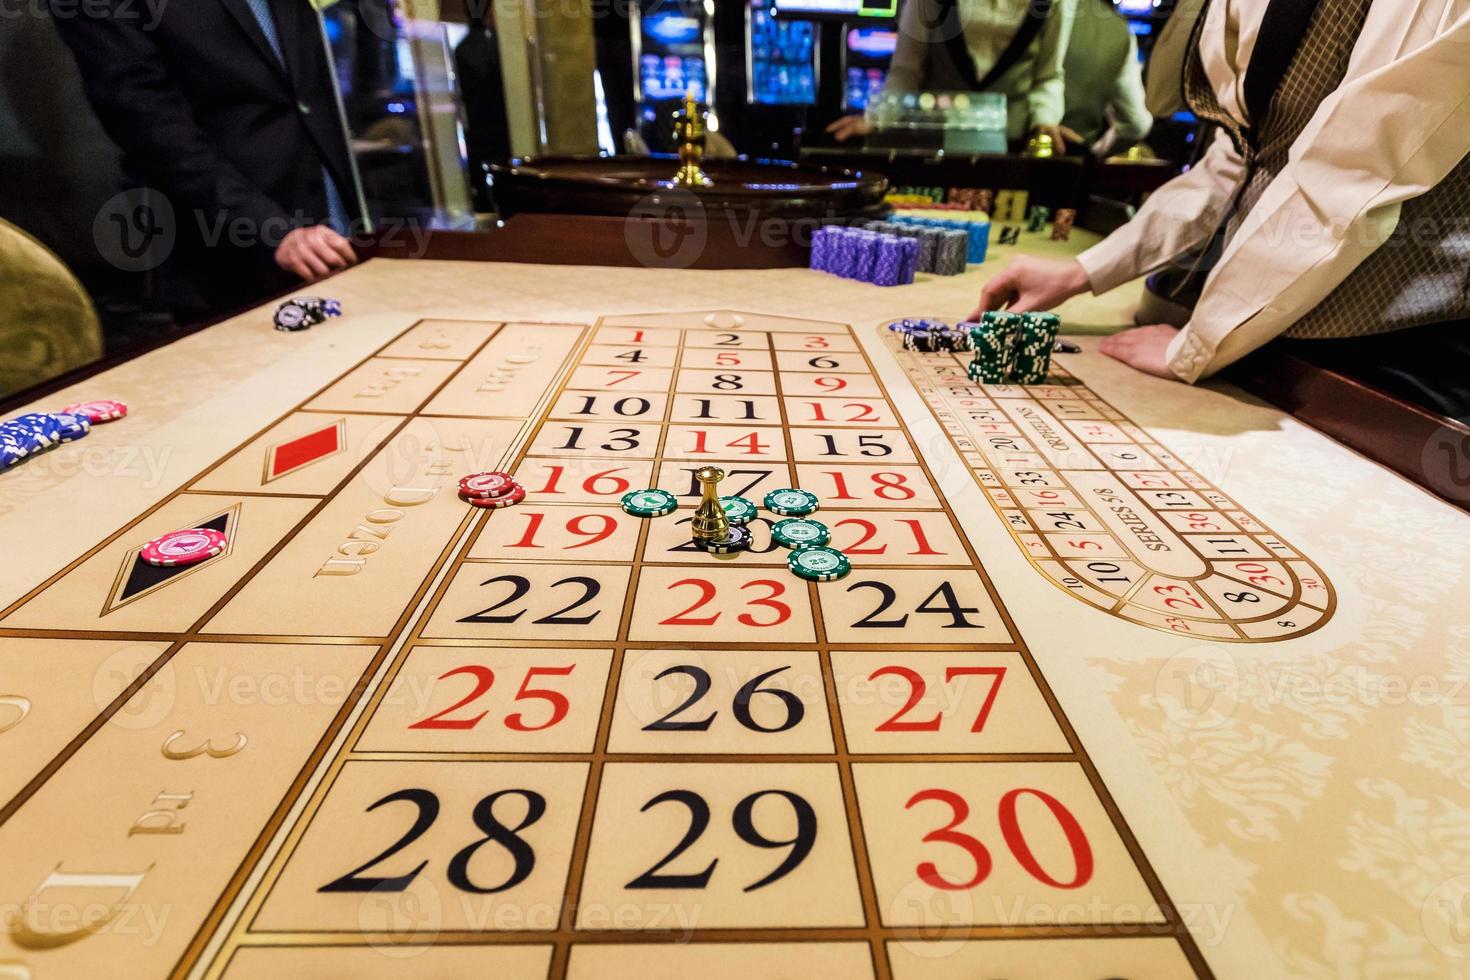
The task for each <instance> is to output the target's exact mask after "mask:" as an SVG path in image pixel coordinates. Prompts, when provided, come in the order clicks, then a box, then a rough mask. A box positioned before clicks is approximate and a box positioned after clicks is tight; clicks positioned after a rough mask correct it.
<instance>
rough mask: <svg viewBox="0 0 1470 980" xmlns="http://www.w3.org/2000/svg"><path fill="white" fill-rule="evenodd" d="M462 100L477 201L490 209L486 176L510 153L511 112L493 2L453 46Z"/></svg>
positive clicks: (465, 132)
mask: <svg viewBox="0 0 1470 980" xmlns="http://www.w3.org/2000/svg"><path fill="white" fill-rule="evenodd" d="M454 71H455V74H456V75H457V76H458V82H459V96H460V101H461V102H462V103H463V104H464V123H465V126H464V138H465V149H466V150H467V152H468V156H469V166H470V189H471V192H472V193H473V194H474V198H475V207H476V208H477V209H478V210H480V211H491V210H494V202H493V201H492V200H491V197H490V185H489V182H488V178H489V175H490V166H491V164H495V163H504V162H505V161H507V160H509V159H510V156H511V152H510V116H509V114H508V113H507V112H506V108H505V81H504V79H503V78H502V76H501V70H500V44H499V41H498V40H497V38H496V37H495V3H494V2H493V0H492V2H489V3H486V4H485V13H484V15H483V17H481V19H480V23H479V24H477V25H474V26H472V27H471V28H470V30H469V33H468V34H466V35H465V38H464V40H463V41H460V42H459V44H458V46H456V47H455V49H454Z"/></svg>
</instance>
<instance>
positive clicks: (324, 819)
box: [0, 230, 1470, 980]
mask: <svg viewBox="0 0 1470 980" xmlns="http://www.w3.org/2000/svg"><path fill="white" fill-rule="evenodd" d="M1092 240H1094V239H1092V238H1091V236H1089V235H1088V234H1087V233H1085V232H1082V231H1080V230H1079V231H1078V232H1076V233H1075V234H1074V236H1073V241H1072V242H1069V243H1057V242H1051V241H1049V240H1047V238H1046V236H1045V235H1032V234H1027V235H1023V236H1022V238H1021V241H1020V243H1019V245H1018V246H1016V248H1017V249H1020V250H1025V251H1030V252H1033V253H1037V254H1052V255H1056V254H1066V253H1068V252H1069V251H1076V250H1080V249H1081V248H1082V247H1085V245H1087V244H1088V243H1089V242H1090V241H1092ZM995 251H996V254H994V255H992V258H991V261H990V262H989V263H987V264H986V265H984V266H982V267H979V268H978V269H977V270H975V271H972V272H971V273H968V274H966V275H963V276H957V277H949V278H943V279H940V278H933V277H924V278H923V279H922V280H921V281H920V282H919V283H918V284H916V285H913V286H908V287H901V288H894V289H879V288H876V287H873V286H870V285H866V284H862V283H856V282H850V281H844V280H839V279H836V278H835V277H831V276H825V275H822V274H820V273H816V272H812V271H810V270H807V269H792V268H785V269H763V270H748V269H745V270H723V271H720V270H683V271H675V270H667V269H639V268H624V269H616V270H613V269H609V268H606V267H600V266H590V265H589V266H577V265H555V266H552V265H531V264H513V263H498V262H453V261H440V260H421V261H406V260H405V261H395V260H389V259H375V260H372V261H369V262H366V263H365V264H363V265H361V266H359V267H357V268H354V269H352V270H350V271H348V272H346V273H343V274H341V275H339V276H336V277H334V278H333V279H331V280H330V281H328V282H327V283H325V284H323V285H322V286H320V287H317V289H318V291H322V292H325V293H329V294H330V295H331V296H332V297H334V298H336V299H338V300H340V302H341V305H342V309H343V313H344V315H343V316H342V317H340V318H335V319H331V320H328V321H327V322H325V323H323V324H320V325H318V326H315V327H313V328H312V329H309V330H305V331H302V332H296V333H286V332H278V331H275V330H273V329H272V324H271V318H272V307H271V306H269V305H267V306H262V307H260V308H259V309H256V310H252V311H248V312H245V313H242V314H241V315H239V316H236V317H234V318H232V319H229V320H227V321H225V322H222V323H220V324H217V325H215V326H212V327H210V328H209V329H206V330H204V331H202V332H200V333H197V334H194V335H192V336H189V337H187V338H185V339H182V340H179V341H177V342H176V343H173V344H170V345H169V346H166V347H162V348H160V349H158V350H155V351H153V352H151V353H149V354H146V355H144V356H142V357H139V358H136V359H134V360H130V361H128V362H126V363H123V364H120V365H116V366H114V367H111V368H109V369H108V370H106V371H104V372H102V373H100V374H97V375H95V376H93V377H90V378H87V379H85V380H82V381H78V382H76V383H75V384H73V385H72V386H71V387H69V388H67V389H64V390H61V391H58V392H55V393H53V394H49V395H47V396H46V397H45V398H44V399H42V400H40V401H38V402H36V403H34V404H32V405H30V406H26V407H25V410H27V411H30V410H46V409H54V408H57V407H58V406H61V405H64V404H67V403H69V402H76V401H81V400H86V399H93V398H109V399H117V400H120V401H123V402H126V403H127V405H128V406H129V414H128V416H127V417H126V418H125V419H119V420H117V421H113V422H108V423H106V424H104V425H99V426H97V427H96V428H95V430H94V431H93V432H92V434H91V435H90V436H89V437H88V438H87V439H85V440H82V441H79V442H76V443H68V444H66V445H63V446H61V447H60V448H58V449H55V450H53V451H51V452H49V453H47V454H46V455H44V456H42V457H40V458H38V459H35V460H32V461H29V462H27V463H26V464H25V465H23V466H19V467H16V468H15V469H13V470H11V471H9V472H7V473H5V474H4V475H3V476H0V536H3V540H4V542H5V555H6V561H5V562H3V563H0V749H3V758H4V760H5V765H4V766H3V768H0V866H3V869H4V873H3V874H0V910H3V913H4V917H3V929H0V977H6V978H28V980H29V978H37V980H40V978H50V977H74V976H116V975H127V976H132V977H163V976H198V977H209V978H229V980H241V978H256V977H280V976H289V977H340V976H353V977H374V978H376V977H385V978H386V977H394V978H401V977H446V976H470V975H491V976H497V977H506V978H511V977H514V978H520V977H562V976H571V977H577V978H592V977H598V978H601V977H635V976H636V977H640V978H651V977H671V978H672V977H689V976H699V977H731V978H733V977H749V976H757V977H787V976H790V977H814V976H822V977H844V978H847V977H881V978H887V977H895V978H918V977H924V978H932V977H939V978H944V977H957V978H958V977H992V976H994V977H1002V976H1003V977H1019V976H1035V977H1043V976H1044V977H1049V978H1062V977H1064V978H1077V980H1089V978H1102V977H1127V978H1133V980H1142V978H1174V977H1192V976H1220V977H1261V976H1272V977H1276V976H1311V977H1317V976H1450V975H1465V971H1466V967H1465V965H1464V964H1466V963H1467V962H1470V959H1466V957H1470V938H1467V937H1470V929H1467V928H1466V925H1467V919H1466V917H1465V913H1464V911H1463V910H1464V909H1465V907H1466V897H1467V895H1470V878H1467V871H1470V843H1467V842H1470V807H1467V805H1466V790H1467V787H1470V766H1467V764H1466V762H1465V760H1466V758H1470V755H1467V752H1466V748H1467V745H1470V724H1467V715H1466V707H1465V706H1466V703H1467V702H1466V692H1465V684H1466V682H1467V679H1470V626H1467V624H1466V618H1465V615H1464V612H1463V610H1464V608H1465V600H1466V599H1467V598H1470V585H1467V579H1466V565H1465V562H1464V558H1463V556H1464V554H1465V553H1466V546H1467V544H1470V522H1467V518H1466V515H1465V514H1464V513H1463V512H1462V511H1460V510H1458V509H1456V508H1455V507H1452V506H1450V505H1449V504H1447V503H1445V502H1444V501H1442V500H1440V499H1437V498H1435V497H1434V496H1432V495H1430V494H1428V493H1426V492H1425V491H1423V490H1421V489H1420V488H1419V487H1417V486H1415V485H1413V484H1412V483H1410V482H1408V481H1406V480H1405V479H1403V478H1401V477H1400V476H1398V475H1396V474H1395V473H1393V472H1391V471H1390V470H1388V469H1385V468H1383V467H1381V466H1379V465H1378V464H1376V463H1374V462H1371V461H1370V460H1368V459H1366V458H1364V457H1362V456H1360V455H1358V454H1356V453H1355V452H1353V451H1351V450H1349V449H1347V448H1345V447H1344V446H1342V445H1341V444H1339V443H1338V442H1335V441H1334V440H1332V439H1330V438H1328V437H1326V436H1325V435H1323V434H1322V433H1320V432H1318V431H1316V430H1314V429H1312V428H1309V427H1307V426H1306V425H1303V424H1301V423H1300V422H1298V421H1296V420H1295V419H1293V418H1292V417H1291V416H1289V415H1286V414H1284V413H1283V412H1281V411H1280V410H1278V409H1276V408H1273V407H1271V406H1270V405H1268V404H1266V403H1264V402H1262V401H1260V400H1258V399H1256V398H1254V397H1252V396H1250V395H1248V394H1246V393H1245V392H1243V391H1241V390H1240V389H1237V388H1234V387H1232V386H1231V385H1230V384H1228V383H1225V382H1217V383H1211V384H1207V385H1203V386H1199V387H1187V386H1184V385H1179V384H1172V383H1166V382H1163V381H1159V380H1155V379H1152V378H1148V377H1144V376H1142V375H1139V374H1136V373H1134V372H1132V371H1130V370H1129V369H1127V368H1125V367H1123V366H1122V365H1120V364H1118V363H1116V362H1113V361H1111V360H1108V359H1106V358H1104V357H1102V356H1101V355H1099V354H1098V353H1097V351H1096V338H1095V336H1091V335H1090V334H1096V333H1099V332H1102V331H1104V330H1106V329H1111V328H1115V327H1117V326H1119V325H1121V324H1124V323H1126V322H1128V320H1129V315H1130V311H1131V309H1132V307H1133V305H1134V304H1135V302H1136V300H1137V287H1136V286H1133V287H1125V288H1123V289H1120V290H1117V291H1115V292H1114V293H1111V294H1108V295H1106V296H1103V297H1098V298H1088V299H1083V300H1077V301H1073V302H1072V303H1069V304H1068V305H1066V306H1064V307H1062V309H1061V310H1060V311H1059V312H1060V313H1061V314H1062V316H1063V319H1064V322H1065V329H1064V332H1066V333H1068V334H1069V337H1068V339H1069V340H1072V341H1074V342H1075V343H1076V344H1077V345H1078V346H1080V348H1081V350H1080V352H1077V353H1071V354H1058V355H1057V356H1056V357H1055V358H1054V359H1053V369H1052V372H1051V375H1050V376H1049V377H1048V379H1047V383H1046V384H1044V385H1034V386H1027V387H1024V388H1023V387H1019V386H1008V385H983V384H977V383H973V382H970V381H969V380H968V378H967V377H966V375H965V371H964V367H963V361H962V360H961V359H960V356H959V355H955V354H950V353H943V352H941V353H919V352H915V351H908V350H904V349H903V348H902V347H901V346H900V345H898V344H897V343H895V342H894V339H893V338H894V337H895V334H894V333H892V332H891V331H889V330H887V329H886V328H887V326H888V325H889V324H890V323H893V322H895V321H899V320H902V319H903V318H906V317H913V316H927V317H939V318H944V319H948V320H951V321H956V320H960V319H962V318H963V316H964V315H965V314H967V313H968V312H969V310H970V309H972V308H973V305H974V302H975V299H976V297H977V295H978V293H979V289H980V286H981V285H982V284H983V281H984V278H985V276H987V275H989V274H991V273H993V272H994V271H995V270H996V269H998V268H999V267H1000V264H1001V263H1002V262H1003V260H1004V259H1005V257H1006V256H1007V254H1009V252H1010V251H1011V249H1010V248H1008V247H1002V248H997V249H996V250H995ZM707 464H717V465H719V466H721V467H722V468H724V470H725V471H726V477H725V482H724V484H723V485H722V488H721V492H723V493H729V494H738V495H743V496H746V497H748V498H750V499H752V500H755V501H757V502H759V501H760V500H761V499H763V495H764V494H765V493H766V492H767V491H769V490H771V489H777V488H781V487H800V488H803V489H806V490H810V491H811V492H812V493H814V494H816V495H817V497H818V498H819V499H820V502H821V503H820V509H819V510H818V511H817V512H816V514H814V515H813V518H814V519H816V520H820V521H822V522H823V523H825V524H826V525H827V526H828V527H829V528H830V530H831V534H832V545H833V546H834V547H837V548H839V549H840V550H842V551H843V552H844V553H845V554H846V555H847V556H848V557H849V559H850V561H851V564H852V570H851V572H850V573H848V574H847V575H846V576H845V577H843V578H839V579H835V580H833V581H823V582H808V581H805V580H803V579H801V578H798V577H796V576H794V575H792V574H791V573H790V572H789V571H788V569H787V567H786V565H787V562H786V555H785V553H784V551H783V549H781V548H780V547H779V546H778V545H777V544H776V543H775V542H773V541H772V539H771V530H770V528H771V525H772V523H773V521H774V519H775V518H774V515H769V514H762V516H760V517H757V518H756V519H754V520H753V521H751V523H750V525H749V526H750V529H751V531H752V534H753V538H754V541H753V547H752V548H751V549H750V550H749V551H746V552H742V553H738V554H731V555H717V554H709V553H706V552H704V551H702V550H700V549H698V548H693V547H691V546H690V543H689V529H688V527H687V524H688V522H689V520H690V518H691V515H692V513H693V508H694V504H695V503H696V502H697V499H698V495H699V487H698V483H697V480H695V479H694V478H693V474H694V472H695V471H696V470H697V469H698V468H699V467H701V466H704V465H707ZM499 470H503V471H506V472H508V473H511V474H512V475H513V476H514V478H515V479H516V481H518V482H519V484H520V485H521V486H522V487H524V488H525V490H526V495H525V499H524V500H522V501H520V502H519V503H517V504H516V505H515V506H510V507H505V508H501V509H482V508H478V507H472V506H469V505H467V503H466V501H465V500H463V499H461V498H460V496H459V495H458V494H457V493H456V484H457V482H458V481H459V480H460V479H461V478H462V477H463V476H465V475H466V474H470V473H475V472H481V471H499ZM653 487H658V488H662V489H664V490H667V491H669V492H670V493H672V494H673V495H675V496H676V497H677V498H678V500H679V504H680V509H679V510H677V511H675V512H674V513H673V514H670V515H668V516H664V517H654V518H643V517H638V516H635V515H632V514H629V513H627V512H626V511H625V510H624V509H622V508H621V507H620V506H619V500H620V497H621V496H622V495H623V494H624V493H627V492H629V491H630V490H637V489H642V488H653ZM178 528H207V529H212V530H214V531H216V532H218V533H219V534H221V535H223V536H224V537H225V539H226V540H227V542H228V543H227V544H226V545H225V546H224V547H223V549H222V550H220V551H219V553H218V554H215V555H213V556H212V557H208V558H207V559H206V560H203V561H198V562H195V563H193V564H188V565H180V566H174V567H159V566H156V565H153V564H150V563H149V562H147V561H145V560H144V559H143V558H142V556H141V552H142V550H143V549H144V547H145V546H146V545H147V543H148V542H149V541H150V540H152V539H154V538H156V537H158V536H159V535H161V534H164V533H165V532H168V531H172V530H175V529H178Z"/></svg>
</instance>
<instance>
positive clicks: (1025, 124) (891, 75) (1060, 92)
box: [885, 0, 1076, 139]
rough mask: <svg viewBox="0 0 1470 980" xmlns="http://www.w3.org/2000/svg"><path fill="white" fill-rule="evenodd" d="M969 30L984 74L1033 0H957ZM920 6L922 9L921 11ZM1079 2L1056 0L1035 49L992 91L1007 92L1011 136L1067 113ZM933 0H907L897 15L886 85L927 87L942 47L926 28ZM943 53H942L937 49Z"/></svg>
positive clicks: (975, 58) (932, 13) (910, 89)
mask: <svg viewBox="0 0 1470 980" xmlns="http://www.w3.org/2000/svg"><path fill="white" fill-rule="evenodd" d="M957 2H958V9H959V15H960V20H961V22H962V23H963V24H964V29H965V46H966V47H967V48H968V49H969V51H970V58H971V59H972V60H973V61H974V63H975V74H976V75H978V76H979V77H981V78H984V77H985V75H986V73H988V72H989V71H990V69H991V68H993V67H994V66H995V63H996V62H997V61H999V60H1000V56H1001V55H1002V54H1003V53H1004V52H1005V50H1006V48H1007V47H1009V46H1010V43H1011V39H1012V38H1014V37H1015V36H1016V30H1017V29H1018V28H1019V27H1020V25H1021V21H1022V20H1024V19H1025V17H1026V15H1027V13H1028V12H1029V11H1030V9H1031V4H1032V0H957ZM921 5H922V7H923V9H921ZM1075 8H1076V0H1056V2H1055V3H1054V4H1053V6H1052V12H1051V15H1050V16H1048V17H1047V19H1046V23H1045V24H1043V25H1042V28H1041V32H1040V34H1039V35H1038V37H1037V41H1036V42H1034V43H1033V44H1032V47H1031V51H1029V52H1027V53H1026V54H1025V55H1023V56H1022V57H1021V60H1020V61H1018V62H1016V64H1015V65H1014V66H1013V67H1012V68H1011V69H1010V70H1009V71H1007V72H1006V73H1005V74H1004V75H1002V76H1001V77H1000V79H999V80H998V81H997V82H996V83H995V85H994V87H993V88H992V89H991V91H993V92H999V93H1001V94H1002V95H1005V96H1006V98H1007V101H1008V103H1009V111H1010V117H1009V129H1010V136H1011V138H1012V139H1018V138H1020V137H1022V136H1024V135H1025V134H1026V133H1027V132H1029V131H1030V130H1031V129H1032V128H1034V127H1036V126H1055V125H1057V124H1059V123H1060V122H1061V121H1062V115H1063V113H1065V111H1066V103H1067V92H1066V78H1065V73H1064V70H1063V59H1064V58H1065V57H1066V54H1067V39H1068V37H1069V36H1070V35H1071V33H1072V18H1073V12H1074V10H1075ZM937 10H938V4H936V3H934V0H908V2H907V3H905V4H904V5H903V9H902V10H901V11H900V12H899V17H898V44H897V45H896V47H895V48H894V52H893V61H892V63H891V64H890V66H889V69H888V80H887V82H886V83H885V88H887V89H889V90H891V91H895V92H916V91H918V90H919V89H920V88H921V87H922V86H923V85H924V75H925V66H926V65H927V63H928V59H930V58H932V57H935V56H936V52H935V51H934V50H933V48H934V47H942V46H943V43H944V42H943V41H942V40H935V39H933V38H931V37H930V36H929V32H928V31H927V30H926V29H925V27H924V26H923V25H924V24H925V23H931V24H932V23H934V21H935V20H937V19H938V18H937ZM937 54H938V56H939V57H945V53H944V52H943V51H940V52H937Z"/></svg>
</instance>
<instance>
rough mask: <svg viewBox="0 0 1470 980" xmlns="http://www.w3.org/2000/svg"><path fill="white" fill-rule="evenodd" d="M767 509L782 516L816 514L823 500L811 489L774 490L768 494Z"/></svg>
mask: <svg viewBox="0 0 1470 980" xmlns="http://www.w3.org/2000/svg"><path fill="white" fill-rule="evenodd" d="M765 503H766V510H768V511H770V512H771V513H773V514H780V515H781V516H782V517H805V516H806V515H808V514H814V513H816V511H817V508H818V507H820V506H821V505H822V501H821V500H820V499H818V497H817V495H816V494H814V493H812V492H811V491H810V490H772V491H771V492H770V493H768V494H766V500H765Z"/></svg>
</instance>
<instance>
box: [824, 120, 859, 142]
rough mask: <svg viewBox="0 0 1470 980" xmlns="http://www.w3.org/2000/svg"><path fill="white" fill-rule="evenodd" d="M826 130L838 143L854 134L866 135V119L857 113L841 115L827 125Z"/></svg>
mask: <svg viewBox="0 0 1470 980" xmlns="http://www.w3.org/2000/svg"><path fill="white" fill-rule="evenodd" d="M827 132H829V133H831V134H832V137H833V139H835V140H837V142H839V143H842V142H845V141H847V140H850V139H852V138H853V137H854V136H867V135H868V120H867V118H866V117H865V116H859V115H852V116H843V117H842V118H840V119H837V120H835V121H834V122H832V123H831V124H830V125H828V127H827Z"/></svg>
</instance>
